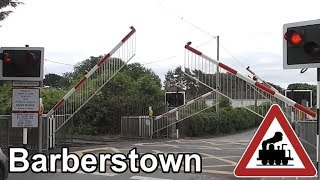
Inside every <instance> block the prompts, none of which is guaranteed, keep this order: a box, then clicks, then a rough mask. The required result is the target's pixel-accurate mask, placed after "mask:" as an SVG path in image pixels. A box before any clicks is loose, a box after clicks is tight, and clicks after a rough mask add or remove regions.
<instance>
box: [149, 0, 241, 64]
mask: <svg viewBox="0 0 320 180" xmlns="http://www.w3.org/2000/svg"><path fill="white" fill-rule="evenodd" d="M155 1H156V2H157V4H158V5H159V6H161V7H162V8H163V9H165V10H166V11H167V12H169V13H170V14H172V15H174V16H176V17H178V18H179V19H180V20H182V21H184V22H185V23H186V24H189V25H191V26H193V27H194V28H196V29H197V30H199V31H201V32H202V33H204V34H206V35H207V36H210V37H211V38H212V39H217V36H213V35H211V33H209V32H208V31H206V30H204V29H203V28H200V27H199V26H196V25H195V24H194V23H192V22H191V21H189V20H187V19H185V18H184V17H182V16H180V15H178V14H177V13H174V12H172V10H169V9H168V8H167V7H165V6H164V5H163V4H161V3H160V2H159V1H158V0H155ZM220 45H221V46H222V48H223V49H224V50H225V51H226V52H227V53H228V54H229V55H230V56H231V57H232V58H233V59H234V60H236V61H237V62H238V63H239V64H240V65H241V66H242V67H243V68H246V66H244V65H243V64H242V63H241V61H240V60H239V59H238V58H236V57H235V56H234V55H233V54H232V53H231V51H230V50H228V49H227V48H226V47H225V46H224V45H223V44H222V43H221V42H220Z"/></svg>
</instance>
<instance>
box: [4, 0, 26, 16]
mask: <svg viewBox="0 0 320 180" xmlns="http://www.w3.org/2000/svg"><path fill="white" fill-rule="evenodd" d="M19 4H23V3H22V2H20V1H17V0H1V1H0V21H2V20H4V19H5V18H6V17H7V16H8V15H9V14H10V13H12V12H13V11H12V10H3V9H4V8H6V7H11V8H15V7H17V6H18V5H19Z"/></svg>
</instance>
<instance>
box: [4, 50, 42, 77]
mask: <svg viewBox="0 0 320 180" xmlns="http://www.w3.org/2000/svg"><path fill="white" fill-rule="evenodd" d="M43 52H44V48H42V47H2V48H0V59H1V61H0V80H14V81H15V80H17V81H42V80H43V56H44V55H43Z"/></svg>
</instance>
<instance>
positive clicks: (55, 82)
mask: <svg viewBox="0 0 320 180" xmlns="http://www.w3.org/2000/svg"><path fill="white" fill-rule="evenodd" d="M44 77H45V78H44V80H43V85H44V86H49V87H54V88H62V87H64V86H65V85H67V84H68V79H67V78H66V77H64V76H60V75H57V74H52V73H50V74H46V75H45V76H44Z"/></svg>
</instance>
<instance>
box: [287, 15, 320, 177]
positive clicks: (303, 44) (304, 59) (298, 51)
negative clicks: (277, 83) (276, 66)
mask: <svg viewBox="0 0 320 180" xmlns="http://www.w3.org/2000/svg"><path fill="white" fill-rule="evenodd" d="M283 35H284V39H283V68H284V69H305V68H317V153H316V154H317V170H318V179H319V180H320V176H319V172H320V166H319V162H320V156H319V154H320V148H319V144H320V138H319V134H320V133H319V131H320V123H319V122H320V110H319V108H320V19H318V20H311V21H302V22H296V23H288V24H284V25H283ZM301 72H302V71H301Z"/></svg>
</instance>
